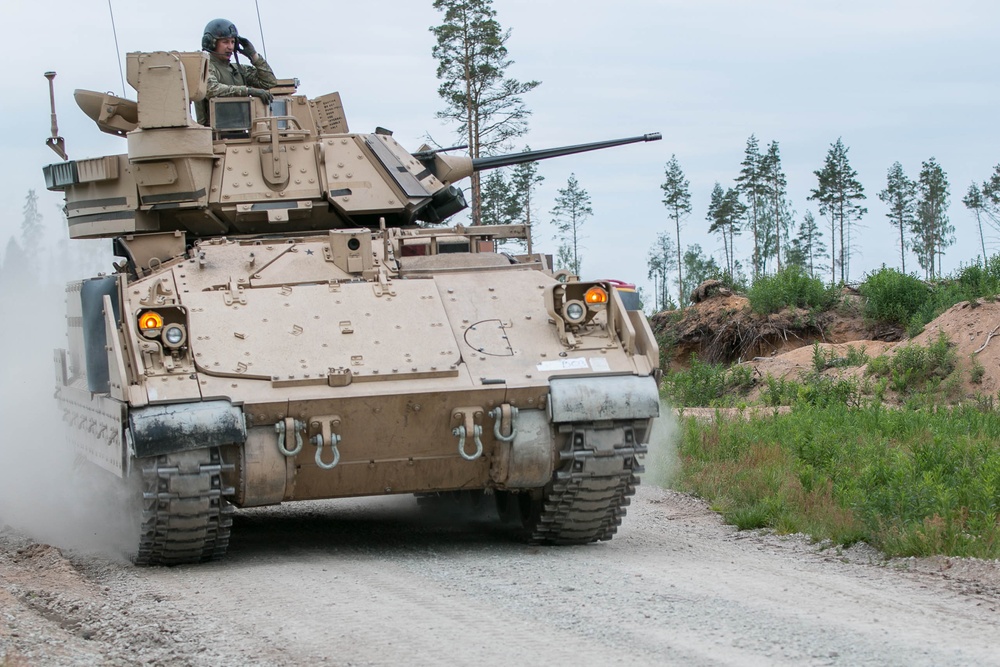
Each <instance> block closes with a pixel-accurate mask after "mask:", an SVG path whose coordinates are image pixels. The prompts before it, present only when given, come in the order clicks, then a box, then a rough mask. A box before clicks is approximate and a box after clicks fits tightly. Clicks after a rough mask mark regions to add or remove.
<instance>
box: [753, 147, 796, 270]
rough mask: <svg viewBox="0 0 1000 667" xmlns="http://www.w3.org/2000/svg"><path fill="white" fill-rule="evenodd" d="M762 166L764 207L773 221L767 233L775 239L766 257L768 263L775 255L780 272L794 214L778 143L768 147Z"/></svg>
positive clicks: (769, 240) (768, 248)
mask: <svg viewBox="0 0 1000 667" xmlns="http://www.w3.org/2000/svg"><path fill="white" fill-rule="evenodd" d="M760 164H761V172H762V173H763V179H764V188H765V196H764V206H765V209H766V210H767V213H768V218H769V220H770V221H771V224H770V225H768V226H767V231H768V232H772V231H773V237H774V238H773V241H772V240H771V239H768V243H767V250H766V251H765V255H764V257H765V262H766V259H767V258H769V257H771V256H772V254H773V256H774V257H775V258H776V259H777V267H778V271H780V270H781V248H782V238H784V239H785V242H786V243H787V242H788V229H789V227H790V225H791V222H792V220H791V218H792V213H791V211H790V210H789V204H788V180H787V179H786V178H785V172H784V171H783V170H782V168H781V154H780V152H779V150H778V142H777V141H772V142H771V144H770V145H769V146H768V149H767V153H766V154H765V155H764V156H763V157H762V158H761V163H760ZM768 236H770V233H769V234H768Z"/></svg>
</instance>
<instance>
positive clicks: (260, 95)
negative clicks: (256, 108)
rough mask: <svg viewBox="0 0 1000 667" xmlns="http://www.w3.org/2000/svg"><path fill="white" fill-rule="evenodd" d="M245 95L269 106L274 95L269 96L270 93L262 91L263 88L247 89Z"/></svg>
mask: <svg viewBox="0 0 1000 667" xmlns="http://www.w3.org/2000/svg"><path fill="white" fill-rule="evenodd" d="M247 94H248V95H250V96H251V97H256V98H257V99H259V100H260V101H261V102H263V103H264V104H270V103H271V100H273V99H274V95H272V94H271V91H269V90H264V89H263V88H247Z"/></svg>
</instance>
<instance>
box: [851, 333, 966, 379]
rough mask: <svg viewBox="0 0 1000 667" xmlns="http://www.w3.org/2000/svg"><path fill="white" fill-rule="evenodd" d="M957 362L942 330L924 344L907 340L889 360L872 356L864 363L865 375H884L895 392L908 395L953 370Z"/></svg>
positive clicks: (944, 376) (881, 356)
mask: <svg viewBox="0 0 1000 667" xmlns="http://www.w3.org/2000/svg"><path fill="white" fill-rule="evenodd" d="M957 364H958V357H957V355H956V354H955V348H954V347H953V346H952V344H951V341H950V340H948V336H946V335H945V333H944V332H943V331H942V332H941V333H940V334H939V335H938V337H937V338H936V339H935V340H934V342H932V343H931V344H930V345H928V346H927V347H924V346H922V345H918V344H916V343H911V344H909V345H904V346H903V347H901V348H899V349H898V350H896V354H894V355H893V356H892V358H891V359H890V358H888V357H886V356H884V355H880V356H878V357H875V358H874V359H872V360H871V361H870V362H869V363H868V374H869V375H875V376H877V377H888V379H889V384H890V386H891V387H892V388H893V389H894V390H895V391H897V392H899V393H901V394H910V393H913V392H915V391H920V390H921V389H923V388H924V387H925V386H926V385H927V384H928V383H929V382H933V383H940V382H941V381H943V380H944V379H945V378H947V377H948V376H949V375H951V374H952V373H953V372H954V371H955V368H956V366H957Z"/></svg>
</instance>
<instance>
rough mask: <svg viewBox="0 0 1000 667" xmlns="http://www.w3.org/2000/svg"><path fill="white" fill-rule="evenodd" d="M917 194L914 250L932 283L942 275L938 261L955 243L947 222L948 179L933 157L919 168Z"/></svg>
mask: <svg viewBox="0 0 1000 667" xmlns="http://www.w3.org/2000/svg"><path fill="white" fill-rule="evenodd" d="M917 195H918V199H917V217H916V227H915V229H914V231H915V235H916V239H915V241H914V248H913V249H914V251H915V252H916V254H917V263H918V264H920V268H922V269H923V270H924V275H925V276H926V278H927V279H929V280H933V279H935V278H939V277H941V275H942V272H941V259H942V257H943V256H944V249H945V248H947V247H948V246H950V245H952V244H953V243H954V242H955V228H954V227H953V226H952V225H951V224H950V222H949V220H948V198H949V196H950V193H949V184H948V176H947V174H945V172H944V169H942V168H941V165H939V164H938V163H937V160H935V159H934V158H933V157H932V158H931V159H929V160H927V161H926V162H923V163H922V164H921V165H920V176H919V178H918V179H917ZM935 260H937V268H936V269H935V266H934V262H935Z"/></svg>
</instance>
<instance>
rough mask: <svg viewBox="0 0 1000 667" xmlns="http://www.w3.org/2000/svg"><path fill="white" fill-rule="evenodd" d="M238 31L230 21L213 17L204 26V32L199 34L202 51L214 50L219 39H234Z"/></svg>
mask: <svg viewBox="0 0 1000 667" xmlns="http://www.w3.org/2000/svg"><path fill="white" fill-rule="evenodd" d="M238 36H239V31H238V30H237V29H236V26H235V25H233V22H232V21H227V20H226V19H214V20H212V21H209V22H208V25H206V26H205V34H204V35H202V36H201V49H202V51H215V43H216V41H217V40H220V39H226V38H231V39H236V38H237V37H238Z"/></svg>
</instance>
